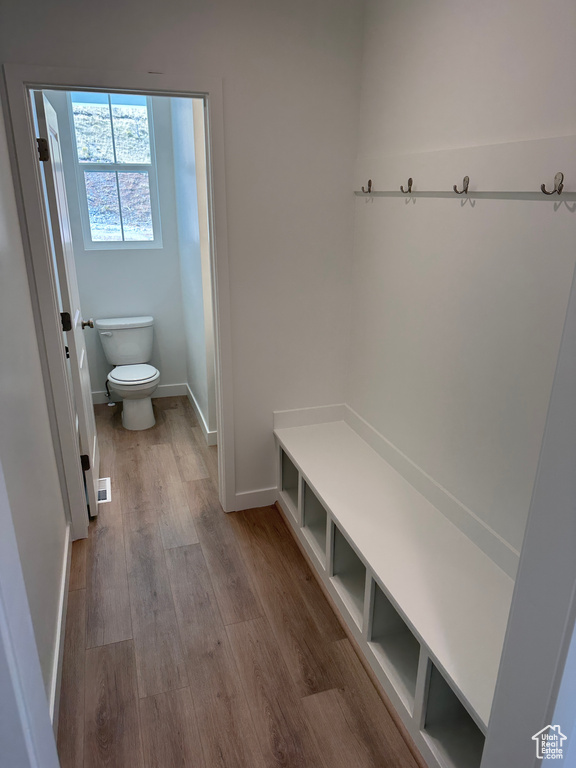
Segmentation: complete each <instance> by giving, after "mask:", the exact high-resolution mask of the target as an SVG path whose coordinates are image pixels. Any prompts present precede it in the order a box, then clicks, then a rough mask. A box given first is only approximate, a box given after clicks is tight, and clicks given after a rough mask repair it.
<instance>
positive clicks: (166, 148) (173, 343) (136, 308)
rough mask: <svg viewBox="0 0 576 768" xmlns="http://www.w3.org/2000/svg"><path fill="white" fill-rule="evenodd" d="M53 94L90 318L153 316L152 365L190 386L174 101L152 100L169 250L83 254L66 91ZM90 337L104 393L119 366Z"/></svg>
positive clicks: (94, 371) (95, 383) (168, 380)
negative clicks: (172, 115)
mask: <svg viewBox="0 0 576 768" xmlns="http://www.w3.org/2000/svg"><path fill="white" fill-rule="evenodd" d="M47 94H48V97H49V99H50V102H51V103H52V104H53V106H54V108H55V109H56V111H57V114H58V124H59V128H60V131H61V134H62V143H63V147H64V151H65V157H64V161H65V163H64V170H65V173H66V185H67V192H68V206H69V208H70V213H71V221H72V237H73V242H74V254H75V257H76V272H77V275H78V286H79V288H80V300H81V303H82V312H83V315H84V317H85V318H88V317H93V318H99V317H128V316H138V315H152V316H153V317H154V348H153V357H152V360H151V363H152V365H154V366H156V367H157V368H158V370H159V371H160V384H161V386H165V385H172V384H182V383H184V382H185V381H186V365H185V341H184V331H183V320H182V301H181V295H180V271H179V251H178V233H177V225H176V210H175V209H176V205H175V202H176V201H175V193H174V166H173V157H172V126H171V118H170V103H169V100H168V99H162V98H154V99H153V100H152V101H153V122H154V132H155V136H156V159H157V167H158V194H159V202H160V214H161V219H162V248H159V249H152V248H142V249H140V248H131V249H126V250H121V249H118V250H101V251H94V250H86V249H85V248H84V242H83V238H82V229H81V225H80V213H79V200H78V192H77V188H76V175H75V170H74V165H73V160H72V157H73V155H72V143H71V142H72V130H71V124H70V119H69V115H68V111H67V106H66V94H65V93H64V92H63V91H60V92H58V91H49V92H47ZM85 337H86V350H87V353H88V364H89V366H90V376H91V379H92V389H93V391H94V392H100V393H101V392H102V391H103V390H104V389H105V382H106V377H107V375H108V372H109V371H110V370H111V368H112V366H111V365H109V363H108V362H107V360H106V357H105V356H104V352H103V350H102V344H101V343H100V339H99V338H98V334H97V332H96V331H94V332H90V331H88V330H87V331H86V332H85ZM159 392H161V390H159Z"/></svg>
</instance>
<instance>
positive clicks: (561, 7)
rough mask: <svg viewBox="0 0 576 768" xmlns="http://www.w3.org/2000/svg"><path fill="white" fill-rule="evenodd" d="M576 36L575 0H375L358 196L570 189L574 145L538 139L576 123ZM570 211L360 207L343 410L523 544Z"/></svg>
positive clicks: (556, 339)
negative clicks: (561, 177)
mask: <svg viewBox="0 0 576 768" xmlns="http://www.w3.org/2000/svg"><path fill="white" fill-rule="evenodd" d="M575 29H576V6H574V3H572V2H569V1H568V0H560V1H559V2H557V3H554V4H552V5H550V4H542V3H540V2H536V1H535V0H530V1H529V2H528V3H527V2H524V0H515V2H509V3H501V2H497V0H489V2H485V3H476V4H472V3H462V2H458V0H441V2H436V3H428V2H425V1H424V0H414V1H413V2H410V3H406V2H402V1H401V0H369V2H368V10H367V19H366V37H365V50H364V69H363V79H362V104H361V109H360V126H361V128H360V132H361V138H360V145H359V155H358V160H357V164H356V185H357V186H356V188H357V189H359V185H361V184H365V183H366V180H367V179H368V178H372V179H373V180H374V183H375V188H376V189H378V190H393V189H395V190H397V189H398V188H399V186H400V184H404V185H405V184H406V182H407V179H408V177H409V176H413V177H414V181H415V189H418V190H447V191H448V190H450V189H451V188H452V185H453V184H458V185H461V182H462V178H463V176H464V175H465V174H469V175H470V176H471V188H472V189H479V190H510V191H515V190H527V189H532V190H534V192H538V190H539V186H540V183H542V182H546V183H547V184H548V185H550V183H551V182H552V180H553V177H554V174H555V173H556V171H558V170H560V169H561V170H563V171H564V172H565V174H566V179H567V182H568V184H569V186H568V184H567V189H572V190H574V189H575V188H576V186H575V178H576V164H575V156H576V152H575V151H574V150H575V149H576V144H574V142H572V143H570V142H568V143H566V142H565V141H563V140H552V141H550V142H538V141H536V140H537V139H544V138H549V137H555V136H563V135H567V134H575V133H576V102H575V101H574V98H573V75H572V73H573V72H574V69H575V67H576V45H575V44H574V32H575ZM525 140H526V142H525V143H521V142H524V141H525ZM527 140H534V141H527ZM497 143H502V144H501V145H500V146H492V147H491V146H487V145H491V144H497ZM504 143H505V144H504ZM562 148H567V149H568V151H564V150H563V151H560V150H561V149H562ZM442 150H444V151H442ZM417 153H419V154H417ZM552 158H553V159H552ZM557 158H560V160H558V159H557ZM557 162H562V167H561V168H560V167H559V166H556V163H557ZM544 171H545V175H544V176H543V177H542V176H541V173H542V172H544ZM570 180H571V181H570ZM538 195H539V193H538ZM540 197H542V196H540ZM574 208H575V206H574V205H562V204H560V206H559V207H557V206H555V205H554V203H553V202H550V199H548V201H545V200H544V198H543V197H542V200H540V199H539V196H536V199H534V200H507V199H499V198H494V199H488V200H476V201H474V202H473V204H472V203H471V202H470V201H469V202H468V203H467V204H462V200H461V199H460V198H456V196H455V195H454V197H453V198H452V199H431V198H419V199H417V200H414V201H412V202H408V201H407V200H406V199H403V198H402V197H399V198H378V199H374V200H372V201H368V202H366V200H362V199H357V201H356V234H355V253H354V289H353V290H354V300H353V309H352V318H353V320H352V335H351V344H350V353H349V360H350V364H349V366H348V370H349V372H350V375H349V379H348V388H347V402H348V403H349V404H350V405H351V406H352V408H354V409H355V410H356V411H357V412H358V413H359V414H360V415H361V416H362V417H364V418H365V419H366V420H367V421H368V422H369V423H370V424H371V425H372V426H373V427H375V428H376V429H377V430H378V431H379V432H381V433H382V434H383V435H384V436H385V437H386V438H387V439H388V440H389V441H390V442H391V443H392V444H393V445H394V446H395V447H396V448H397V449H398V450H399V451H400V452H402V453H403V454H405V455H406V456H407V457H408V459H409V460H411V461H412V462H414V463H415V464H416V465H418V467H420V469H421V470H422V471H423V472H424V473H426V474H427V475H429V476H431V477H432V478H433V480H434V481H435V482H436V483H438V484H439V485H440V486H442V487H443V488H444V489H445V490H446V491H447V492H448V494H449V495H451V496H453V497H456V499H457V500H458V502H460V505H461V509H462V513H463V514H467V515H471V517H475V518H477V520H479V521H480V522H481V524H482V525H484V526H486V527H487V528H488V530H489V531H491V532H492V534H493V536H494V538H495V539H503V540H504V541H505V542H506V543H507V544H508V545H509V547H510V548H511V550H514V551H515V552H516V553H517V552H518V550H519V549H520V546H521V543H522V536H523V532H524V527H525V522H526V516H527V513H528V507H529V503H530V495H531V491H532V486H533V482H534V476H535V471H536V463H537V459H538V451H539V448H540V443H541V439H542V434H543V429H544V422H545V417H546V409H547V405H548V399H549V396H550V390H551V386H552V379H553V374H554V366H555V362H556V357H557V353H558V349H559V343H560V335H561V331H562V323H563V320H564V313H565V310H566V304H567V300H568V292H569V287H570V280H571V275H572V271H573V268H574V258H575V255H576V253H575V248H574V245H575V243H576V238H575V235H574V232H575V230H574V224H575V223H576V217H575V212H574ZM447 498H448V497H447Z"/></svg>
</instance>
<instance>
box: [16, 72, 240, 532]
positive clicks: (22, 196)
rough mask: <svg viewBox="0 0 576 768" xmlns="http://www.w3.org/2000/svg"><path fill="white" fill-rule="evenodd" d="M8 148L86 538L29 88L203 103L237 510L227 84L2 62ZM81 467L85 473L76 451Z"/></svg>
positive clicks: (227, 464)
mask: <svg viewBox="0 0 576 768" xmlns="http://www.w3.org/2000/svg"><path fill="white" fill-rule="evenodd" d="M4 76H5V95H6V105H7V108H8V109H7V128H8V142H9V147H10V153H11V161H12V164H13V171H14V184H15V188H16V197H17V203H18V212H19V216H20V225H21V230H22V238H23V243H24V252H25V258H26V266H27V271H28V281H29V286H30V293H31V297H32V303H33V307H34V313H35V318H36V324H37V339H38V346H39V348H40V356H41V359H42V362H43V370H44V383H45V389H46V395H47V402H48V409H49V413H50V417H51V419H50V420H51V425H52V436H53V441H54V447H55V451H56V453H57V456H58V460H59V468H60V470H61V471H60V480H61V484H62V491H63V495H64V496H65V498H66V499H67V500H68V505H67V506H68V510H69V517H70V520H71V524H72V538H73V539H78V538H84V537H85V536H86V535H87V522H88V521H87V519H86V518H87V516H86V513H85V506H84V510H83V514H82V511H81V510H79V509H78V499H77V495H76V498H74V496H73V494H71V493H70V492H69V488H68V485H69V484H67V483H66V482H65V472H66V471H67V470H69V468H70V463H71V462H73V461H74V460H73V459H72V456H71V453H72V449H73V448H74V447H75V440H76V430H75V425H74V415H73V408H72V395H71V391H70V387H69V383H68V378H67V375H66V365H65V357H64V349H63V340H62V329H61V325H60V316H59V310H58V303H57V293H56V278H55V271H54V265H53V263H52V252H51V244H50V228H49V227H50V224H49V219H48V214H47V211H46V206H45V204H44V196H43V189H42V181H41V175H40V163H39V162H38V154H37V148H36V136H35V133H34V131H33V125H34V123H33V114H32V106H31V100H30V98H29V93H30V91H31V90H44V89H46V90H90V89H93V90H96V89H98V90H107V91H122V92H136V93H143V94H146V95H150V96H174V97H178V96H180V97H192V96H196V97H200V98H203V99H204V103H205V105H206V107H205V128H206V151H207V161H208V200H209V212H210V245H211V276H212V296H213V307H214V345H215V368H216V424H217V431H218V469H219V471H218V478H219V488H218V492H219V498H220V503H221V504H222V507H223V508H224V510H225V511H226V512H231V511H233V510H234V509H235V496H236V490H235V466H234V465H235V461H234V458H235V454H234V422H233V391H232V344H231V322H230V281H229V267H228V237H227V219H226V180H225V172H224V120H223V98H222V81H221V80H220V79H219V78H214V77H205V76H202V75H198V74H196V73H193V74H187V73H184V74H181V73H178V74H165V73H151V72H130V71H112V70H104V69H102V70H89V69H75V68H61V67H43V66H34V65H19V64H5V65H4ZM75 453H76V459H75V462H76V465H77V468H78V471H81V470H80V458H79V451H78V450H77V449H76V450H75Z"/></svg>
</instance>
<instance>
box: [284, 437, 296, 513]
mask: <svg viewBox="0 0 576 768" xmlns="http://www.w3.org/2000/svg"><path fill="white" fill-rule="evenodd" d="M280 468H281V469H280V473H281V485H280V487H281V489H282V493H283V494H284V496H285V498H286V499H287V501H288V502H289V504H288V509H289V510H290V512H291V513H292V516H293V517H294V518H296V519H298V489H299V474H298V470H297V469H296V467H295V466H294V463H293V462H292V461H291V460H290V457H289V456H288V455H287V454H286V453H285V452H284V451H281V454H280Z"/></svg>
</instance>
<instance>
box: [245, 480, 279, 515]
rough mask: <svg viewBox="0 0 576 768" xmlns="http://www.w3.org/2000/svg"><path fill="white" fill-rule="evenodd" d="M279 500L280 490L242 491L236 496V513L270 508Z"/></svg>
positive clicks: (274, 488)
mask: <svg viewBox="0 0 576 768" xmlns="http://www.w3.org/2000/svg"><path fill="white" fill-rule="evenodd" d="M277 499H278V489H277V488H276V486H274V487H273V488H260V489H259V490H257V491H242V493H237V494H236V505H235V511H237V512H240V511H242V510H243V509H255V508H256V507H270V506H272V504H275V503H276V500H277Z"/></svg>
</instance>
